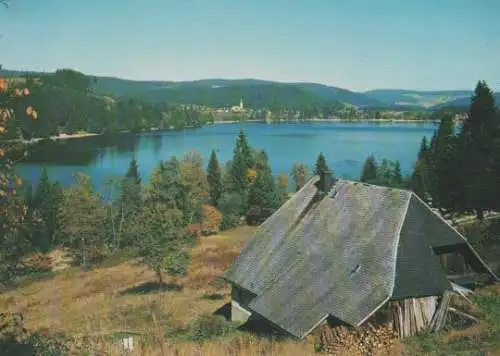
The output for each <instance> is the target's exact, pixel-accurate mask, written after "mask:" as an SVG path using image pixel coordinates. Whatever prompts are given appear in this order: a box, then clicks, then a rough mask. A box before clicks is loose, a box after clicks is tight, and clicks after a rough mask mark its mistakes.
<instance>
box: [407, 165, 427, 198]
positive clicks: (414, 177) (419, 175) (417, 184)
mask: <svg viewBox="0 0 500 356" xmlns="http://www.w3.org/2000/svg"><path fill="white" fill-rule="evenodd" d="M428 176H429V175H428V173H427V163H426V161H425V159H419V160H417V162H415V166H414V168H413V172H412V174H411V177H410V188H411V190H412V191H413V192H414V193H415V194H417V195H418V196H419V197H420V198H421V199H423V200H426V193H427V191H428V185H429V182H428V180H427V179H428Z"/></svg>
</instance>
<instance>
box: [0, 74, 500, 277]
mask: <svg viewBox="0 0 500 356" xmlns="http://www.w3.org/2000/svg"><path fill="white" fill-rule="evenodd" d="M475 93H476V94H475V96H474V98H473V100H472V104H471V107H470V110H469V115H468V118H467V120H466V121H465V122H464V123H463V125H462V126H461V127H460V128H459V129H458V130H457V129H455V128H454V125H453V121H452V119H451V117H450V116H445V117H443V118H442V120H441V123H440V125H439V127H438V129H437V130H436V131H435V133H434V135H433V137H432V139H431V140H430V142H428V141H427V139H426V138H425V137H424V138H423V139H422V144H421V149H420V152H419V153H418V157H417V161H416V163H415V165H414V169H413V172H412V173H411V174H410V175H409V176H403V174H402V172H401V167H400V164H399V162H398V161H390V160H382V161H381V162H377V160H376V159H375V157H374V156H373V155H370V156H369V157H368V158H367V159H366V161H365V164H364V166H363V169H362V172H361V175H360V180H361V181H363V182H367V183H372V184H377V185H384V186H390V187H397V188H406V189H411V190H413V191H414V192H415V193H416V194H418V195H419V196H421V197H422V198H423V199H425V200H427V201H429V202H431V204H432V205H433V206H435V207H437V208H440V209H441V210H443V211H448V212H452V213H456V214H461V213H464V212H471V211H472V212H474V213H476V214H477V216H478V217H479V218H480V219H481V218H482V217H483V213H484V211H487V210H494V209H498V202H499V201H500V200H499V199H498V195H499V192H500V186H499V183H500V182H499V177H500V164H499V159H500V154H499V151H500V141H499V137H500V135H499V128H500V125H499V117H498V112H497V111H496V109H495V104H494V101H493V99H492V95H491V91H490V90H489V88H488V87H487V85H486V84H485V83H483V82H480V83H479V84H478V86H477V88H476V92H475ZM6 162H7V161H6ZM326 162H327V160H326V158H325V156H324V154H323V153H320V154H319V155H318V157H317V159H316V164H315V166H314V170H313V172H312V173H313V174H321V173H322V172H325V171H332V170H331V169H330V168H329V167H328V165H327V163H326ZM138 165H139V163H138V162H137V161H136V160H135V158H134V159H132V160H131V162H130V166H129V169H128V171H127V173H126V175H125V176H124V177H123V178H122V179H118V180H117V179H114V180H110V182H109V184H108V186H107V189H108V190H109V194H106V196H111V197H112V199H111V200H110V201H108V200H105V199H103V196H101V195H100V194H99V193H97V192H96V191H95V190H94V189H93V186H92V182H91V180H90V178H89V177H87V176H85V175H83V174H75V180H74V184H73V185H72V186H71V187H69V188H63V187H62V186H61V185H60V184H59V183H58V182H51V181H50V180H49V178H48V173H47V171H46V169H44V170H43V171H42V174H41V177H40V181H39V182H38V184H37V185H36V189H34V188H32V187H31V186H30V185H27V184H26V185H23V184H22V182H21V181H20V179H19V178H17V179H11V180H10V181H8V184H7V183H3V185H2V186H1V187H0V188H2V187H3V188H2V189H3V190H2V189H0V191H1V192H2V197H1V198H2V199H1V200H0V203H1V207H2V213H3V214H4V217H5V218H3V219H2V225H1V226H0V228H1V229H2V230H1V231H0V232H1V236H2V240H1V242H0V243H1V246H0V251H1V254H0V272H1V274H2V279H3V280H8V279H10V278H11V277H13V276H14V275H15V274H16V273H17V272H18V269H19V266H20V262H21V261H22V257H23V256H25V255H26V254H28V253H32V252H34V251H39V252H47V251H50V250H52V249H54V248H58V247H65V248H67V249H68V250H69V251H71V253H72V255H73V258H74V261H76V262H77V263H79V264H81V265H82V266H87V265H92V264H94V263H96V262H98V261H100V260H101V259H103V258H104V257H106V256H107V255H109V254H112V253H114V252H116V251H118V250H121V249H128V248H131V249H133V250H134V251H135V252H136V253H137V255H138V256H139V257H141V258H142V259H143V261H144V262H145V263H147V264H148V265H149V266H151V268H153V269H154V270H155V271H156V272H157V274H158V277H159V279H160V280H161V278H162V275H163V272H165V271H166V272H167V273H168V274H170V275H175V274H182V273H185V272H186V268H187V265H188V263H189V254H188V251H189V249H188V248H187V247H188V246H189V244H190V242H192V241H194V239H195V238H196V237H197V236H200V235H203V234H211V233H216V232H218V231H219V230H224V229H229V228H232V227H234V226H237V225H239V224H242V223H248V224H259V223H262V222H263V221H264V220H265V219H266V218H268V217H269V216H270V215H271V214H272V213H273V212H274V211H275V210H276V209H277V208H278V207H279V206H280V205H281V204H283V202H284V201H286V199H287V198H288V196H289V193H288V177H289V175H287V174H285V173H281V174H279V175H278V176H277V177H275V176H274V175H273V172H272V170H271V167H270V165H269V159H268V156H267V154H266V152H265V151H264V150H256V149H254V148H252V147H251V146H250V144H249V142H248V140H247V137H246V136H245V133H244V132H243V131H240V133H239V135H238V137H237V139H236V143H235V147H234V150H233V157H232V159H231V160H230V161H229V162H227V163H226V164H222V163H221V162H219V160H218V158H217V154H216V152H215V151H214V150H213V151H212V152H211V155H210V159H209V162H208V165H207V167H204V166H203V159H202V157H201V156H200V154H199V153H196V152H189V153H187V154H186V155H185V156H184V157H182V158H181V159H178V158H175V157H172V158H170V159H168V160H163V161H161V162H159V163H158V166H157V167H156V168H155V169H154V170H153V171H152V172H151V174H150V177H149V181H148V183H147V184H143V182H142V181H141V178H140V175H139V168H138ZM290 176H291V178H292V180H293V184H294V185H295V189H296V190H298V189H300V188H301V187H302V186H304V184H305V183H306V182H307V181H308V180H309V178H310V177H311V174H310V172H309V170H308V167H307V166H306V165H305V164H301V163H296V164H295V165H294V166H293V168H292V170H291V173H290ZM5 182H7V180H5ZM0 183H2V182H0ZM16 186H17V188H16ZM16 192H17V193H16ZM7 193H8V194H7ZM21 265H22V264H21Z"/></svg>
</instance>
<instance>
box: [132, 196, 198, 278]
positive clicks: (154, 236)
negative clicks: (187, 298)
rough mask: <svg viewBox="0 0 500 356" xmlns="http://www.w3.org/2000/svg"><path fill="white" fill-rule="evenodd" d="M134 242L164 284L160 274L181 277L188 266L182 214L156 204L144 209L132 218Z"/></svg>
mask: <svg viewBox="0 0 500 356" xmlns="http://www.w3.org/2000/svg"><path fill="white" fill-rule="evenodd" d="M134 225H135V228H134V229H133V230H132V231H131V233H133V234H134V235H135V239H134V240H135V243H136V246H137V250H138V254H139V256H140V257H141V259H142V261H143V262H144V263H145V264H147V265H148V266H149V267H150V268H151V269H152V270H153V271H154V272H155V273H156V275H157V276H158V282H159V283H160V284H162V283H163V273H165V272H166V273H168V274H169V275H170V276H178V275H184V274H186V273H187V267H188V265H189V261H190V258H189V254H188V253H187V250H186V245H185V239H184V235H183V225H184V224H183V214H182V212H181V211H180V210H177V209H170V208H168V207H167V206H166V205H165V204H161V203H159V204H158V203H157V204H151V205H147V206H145V207H144V208H143V209H142V210H141V211H140V212H139V213H138V214H137V216H136V218H135V224H134Z"/></svg>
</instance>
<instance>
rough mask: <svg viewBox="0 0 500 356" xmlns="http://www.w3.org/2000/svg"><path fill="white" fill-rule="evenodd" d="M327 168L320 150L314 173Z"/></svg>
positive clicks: (320, 172) (321, 171)
mask: <svg viewBox="0 0 500 356" xmlns="http://www.w3.org/2000/svg"><path fill="white" fill-rule="evenodd" d="M328 170H329V168H328V165H327V164H326V159H325V156H324V155H323V153H322V152H320V153H319V155H318V158H317V159H316V165H315V167H314V175H321V174H322V173H324V172H327V171H328Z"/></svg>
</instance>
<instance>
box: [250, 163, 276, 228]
mask: <svg viewBox="0 0 500 356" xmlns="http://www.w3.org/2000/svg"><path fill="white" fill-rule="evenodd" d="M280 201H281V199H280V195H279V194H278V191H277V189H276V184H275V180H274V177H273V175H272V172H271V168H270V167H269V164H268V163H267V164H265V166H264V167H263V169H260V170H259V171H258V172H257V178H256V180H255V183H254V184H252V185H251V186H250V192H249V195H248V214H247V222H248V223H249V224H255V223H261V222H262V221H264V220H265V219H267V218H268V217H269V216H271V214H272V213H273V212H274V211H275V210H276V209H277V208H278V207H279V205H280Z"/></svg>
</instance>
